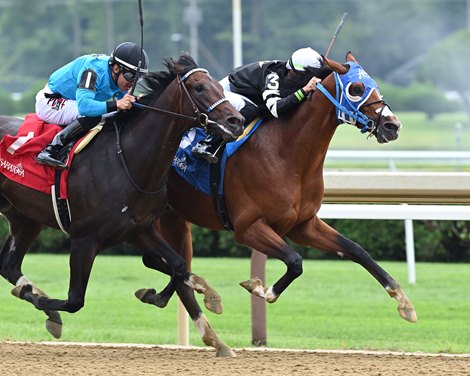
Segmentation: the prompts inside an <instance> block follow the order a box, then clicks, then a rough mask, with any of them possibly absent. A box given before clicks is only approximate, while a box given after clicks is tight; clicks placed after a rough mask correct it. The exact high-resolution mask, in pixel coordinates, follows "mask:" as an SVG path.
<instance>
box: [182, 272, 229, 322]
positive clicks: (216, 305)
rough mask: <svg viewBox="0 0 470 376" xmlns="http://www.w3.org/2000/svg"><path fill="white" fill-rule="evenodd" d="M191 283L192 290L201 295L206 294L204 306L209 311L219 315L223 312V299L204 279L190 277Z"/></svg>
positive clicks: (194, 276) (195, 276) (193, 275)
mask: <svg viewBox="0 0 470 376" xmlns="http://www.w3.org/2000/svg"><path fill="white" fill-rule="evenodd" d="M189 282H190V283H191V288H193V289H194V290H195V291H196V292H198V293H199V294H204V305H205V306H206V308H207V309H208V310H209V311H211V312H212V313H216V314H218V315H220V314H221V313H222V312H223V310H224V307H223V305H222V298H221V297H220V295H219V294H218V293H217V291H215V289H214V288H213V287H212V286H210V285H209V284H208V283H207V282H206V281H205V280H204V278H201V277H199V276H197V275H196V274H192V275H191V277H189Z"/></svg>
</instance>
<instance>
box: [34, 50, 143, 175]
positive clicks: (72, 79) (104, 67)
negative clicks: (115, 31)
mask: <svg viewBox="0 0 470 376" xmlns="http://www.w3.org/2000/svg"><path fill="white" fill-rule="evenodd" d="M141 59H142V60H143V61H141ZM139 61H141V66H140V68H138V64H139ZM138 69H139V70H140V71H139V73H142V74H145V73H147V72H148V57H147V54H146V53H145V51H143V50H142V49H141V48H140V46H138V45H137V44H135V43H132V42H125V43H121V44H119V45H118V46H117V47H116V48H115V49H114V50H113V52H112V54H111V56H107V55H97V54H93V55H84V56H81V57H79V58H77V59H75V60H73V61H72V62H70V63H68V64H67V65H65V66H63V67H61V68H59V69H58V70H56V71H55V72H54V73H52V75H51V76H50V78H49V80H48V82H47V84H46V86H45V87H44V89H42V90H40V91H39V92H38V94H37V95H36V114H37V115H38V117H39V118H40V119H41V120H44V121H45V122H47V123H51V124H58V125H61V126H63V127H64V129H62V130H61V131H60V132H59V133H58V134H57V135H56V136H55V137H54V139H53V140H52V142H51V143H50V144H49V145H48V146H47V147H46V148H45V149H44V150H43V151H42V152H41V153H39V154H38V156H37V157H36V161H37V162H38V163H41V164H47V165H50V166H53V167H55V168H56V169H63V168H65V167H66V165H65V163H64V161H63V160H61V158H60V157H59V154H60V151H61V150H62V149H63V148H64V147H65V146H66V145H67V144H68V143H70V142H71V141H73V140H74V139H76V138H78V137H80V136H82V135H83V134H85V133H86V132H87V131H88V130H90V129H91V128H93V127H94V126H95V125H97V124H98V123H99V121H100V120H101V116H102V115H104V114H106V113H108V112H113V111H116V110H118V109H119V110H128V109H130V108H131V107H132V103H133V102H134V101H135V97H134V96H133V95H131V94H129V93H128V92H129V90H130V89H131V88H132V87H133V85H134V83H135V80H136V78H137V76H138V75H137V70H138Z"/></svg>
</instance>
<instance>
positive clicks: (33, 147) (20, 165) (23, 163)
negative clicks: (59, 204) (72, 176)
mask: <svg viewBox="0 0 470 376" xmlns="http://www.w3.org/2000/svg"><path fill="white" fill-rule="evenodd" d="M61 129H62V127H60V126H58V125H54V124H48V123H46V122H44V121H42V120H41V119H39V118H38V117H37V116H36V114H29V115H26V117H25V120H24V122H23V124H22V125H21V127H20V129H19V131H18V134H17V135H16V136H11V135H6V136H5V137H3V139H2V140H1V141H0V172H1V173H2V174H3V175H5V176H6V177H7V178H8V179H10V180H13V181H15V182H17V183H19V184H22V185H24V186H26V187H29V188H32V189H35V190H37V191H41V192H44V193H47V194H51V186H52V185H54V179H55V172H56V170H55V169H53V168H52V167H50V166H46V165H42V164H39V163H37V162H36V161H35V160H34V158H35V157H36V156H37V155H38V153H39V152H40V151H41V150H42V149H44V148H45V147H46V145H47V144H49V143H50V142H51V140H52V139H53V138H54V136H55V135H56V134H57V133H58V132H59V131H60V130H61ZM67 172H68V170H65V171H64V173H63V174H62V177H61V181H63V182H64V183H65V178H66V177H65V176H64V175H66V174H67ZM60 193H61V194H60V196H61V198H65V197H66V190H65V184H61V192H60Z"/></svg>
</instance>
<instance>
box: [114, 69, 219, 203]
mask: <svg viewBox="0 0 470 376" xmlns="http://www.w3.org/2000/svg"><path fill="white" fill-rule="evenodd" d="M194 72H204V73H207V74H209V72H208V71H207V70H206V69H203V68H194V69H191V70H190V71H188V72H187V73H186V74H184V75H183V76H182V77H180V76H179V75H178V76H177V79H178V86H179V87H180V89H181V88H182V90H183V92H184V93H185V95H186V96H187V97H188V99H189V101H190V102H191V106H192V108H193V110H194V112H195V113H196V116H189V115H184V114H182V113H178V112H172V111H167V110H163V109H161V108H156V107H151V106H147V105H144V104H142V103H137V102H134V103H133V104H132V105H133V106H136V107H138V108H143V109H146V110H151V111H154V112H158V113H161V114H164V115H168V116H171V117H174V118H178V119H183V120H190V121H193V122H195V123H196V125H199V126H201V127H202V128H203V129H204V130H205V131H206V132H207V126H208V125H209V124H211V123H213V124H217V122H215V121H213V120H210V119H209V116H208V115H207V114H206V113H204V112H201V110H200V109H199V107H198V106H197V104H196V102H195V101H194V99H193V97H192V96H191V94H190V93H189V91H188V88H187V87H186V85H184V81H186V79H187V78H188V77H189V76H190V75H191V74H193V73H194ZM181 101H182V99H181ZM226 101H228V99H227V98H225V97H224V98H221V99H218V100H217V101H215V102H214V103H213V104H211V105H210V106H209V107H208V108H207V109H206V110H205V111H206V112H207V113H210V112H211V111H212V110H213V109H214V108H216V107H217V106H218V105H219V104H221V103H224V102H226ZM181 107H182V103H181ZM114 129H115V131H116V140H117V149H118V155H119V157H120V160H121V163H122V166H123V168H124V171H125V172H126V174H127V177H128V178H129V180H130V181H131V183H132V185H133V186H134V188H135V189H137V190H138V191H139V192H140V193H144V194H150V195H153V194H158V193H160V192H161V191H162V190H163V189H165V187H166V183H167V180H168V177H166V178H165V180H164V182H163V184H162V185H161V186H160V187H158V189H156V190H155V191H146V190H144V189H142V188H140V187H139V186H138V185H137V183H136V182H135V181H134V179H133V178H132V176H131V173H130V171H129V168H128V167H127V163H126V160H125V159H124V153H123V149H122V147H121V134H120V127H119V126H118V125H117V123H116V121H114Z"/></svg>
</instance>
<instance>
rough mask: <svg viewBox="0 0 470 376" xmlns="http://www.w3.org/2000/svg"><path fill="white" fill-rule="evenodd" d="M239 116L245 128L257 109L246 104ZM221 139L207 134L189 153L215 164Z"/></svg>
mask: <svg viewBox="0 0 470 376" xmlns="http://www.w3.org/2000/svg"><path fill="white" fill-rule="evenodd" d="M240 114H242V115H243V117H244V118H245V126H246V125H249V124H250V123H251V122H252V121H253V120H254V118H255V117H257V116H258V114H259V108H258V106H256V105H255V104H253V103H249V102H246V103H245V106H244V107H243V108H242V109H241V110H240ZM222 141H223V140H222V138H220V137H217V136H212V135H210V134H208V135H207V136H206V138H205V139H204V140H201V141H199V142H198V143H197V144H196V145H194V147H193V148H192V149H191V152H192V153H193V154H194V155H195V156H196V157H198V158H202V159H205V160H206V161H208V162H209V163H217V161H218V158H217V156H216V154H217V152H218V151H219V149H220V147H221V146H222Z"/></svg>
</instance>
